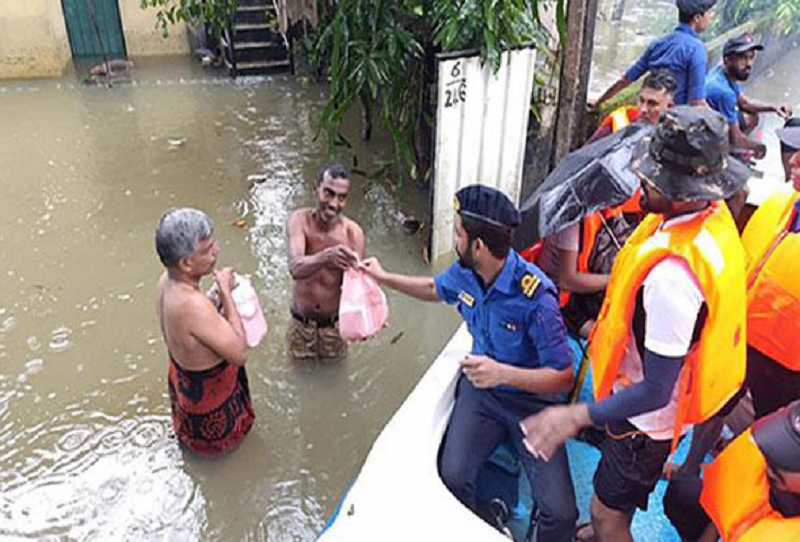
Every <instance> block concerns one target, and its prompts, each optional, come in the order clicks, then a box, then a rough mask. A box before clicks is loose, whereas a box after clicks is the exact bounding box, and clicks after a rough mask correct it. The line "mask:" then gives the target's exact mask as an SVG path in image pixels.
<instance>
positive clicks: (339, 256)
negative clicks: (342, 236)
mask: <svg viewBox="0 0 800 542" xmlns="http://www.w3.org/2000/svg"><path fill="white" fill-rule="evenodd" d="M325 252H326V256H327V260H328V263H330V264H331V265H333V266H334V267H337V268H339V269H341V270H342V271H344V270H345V269H347V268H348V267H356V266H357V265H358V260H359V258H358V254H356V253H355V251H354V250H353V249H351V248H350V247H348V246H347V245H342V244H339V245H335V246H332V247H328V248H326V249H325Z"/></svg>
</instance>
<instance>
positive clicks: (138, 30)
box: [0, 0, 189, 79]
mask: <svg viewBox="0 0 800 542" xmlns="http://www.w3.org/2000/svg"><path fill="white" fill-rule="evenodd" d="M155 22H156V18H155V11H153V10H142V9H141V7H140V4H139V0H0V79H11V78H23V77H24V78H28V77H58V76H60V75H62V74H63V73H64V71H65V69H66V68H67V66H68V65H69V63H70V61H71V60H72V59H73V58H76V59H77V58H88V59H96V58H100V59H102V58H103V57H105V58H129V57H137V56H153V55H171V54H180V55H183V54H188V53H189V44H188V39H187V35H186V26H185V25H176V26H174V27H172V28H170V33H169V37H167V38H164V37H163V35H162V32H161V30H160V29H157V28H156V26H155Z"/></svg>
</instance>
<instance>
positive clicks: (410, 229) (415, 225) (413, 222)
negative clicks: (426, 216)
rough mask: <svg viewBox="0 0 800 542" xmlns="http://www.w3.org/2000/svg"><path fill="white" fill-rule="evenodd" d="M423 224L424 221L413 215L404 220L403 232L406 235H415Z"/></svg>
mask: <svg viewBox="0 0 800 542" xmlns="http://www.w3.org/2000/svg"><path fill="white" fill-rule="evenodd" d="M421 226H422V223H421V222H420V221H419V220H417V219H416V218H414V217H413V216H411V217H408V218H406V219H405V220H403V233H405V234H406V235H414V234H415V233H417V232H418V231H419V229H420V227H421Z"/></svg>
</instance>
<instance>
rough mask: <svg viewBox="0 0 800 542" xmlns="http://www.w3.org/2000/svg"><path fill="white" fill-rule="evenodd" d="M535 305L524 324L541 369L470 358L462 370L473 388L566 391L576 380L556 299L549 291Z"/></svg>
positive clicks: (488, 359) (471, 356) (537, 299)
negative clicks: (504, 387)
mask: <svg viewBox="0 0 800 542" xmlns="http://www.w3.org/2000/svg"><path fill="white" fill-rule="evenodd" d="M532 303H535V304H536V306H535V308H533V309H530V312H529V314H528V317H527V318H526V321H525V325H526V327H527V332H526V333H527V335H528V336H529V337H530V340H531V343H532V344H533V345H534V346H535V348H536V354H537V357H538V361H539V364H540V366H539V367H536V368H523V367H514V366H512V365H509V364H507V363H501V362H499V361H497V360H494V359H492V358H490V357H488V356H479V355H478V356H476V355H469V356H467V357H466V358H464V360H462V361H461V368H462V370H463V371H464V374H465V375H466V376H467V378H469V380H470V382H472V385H473V386H475V387H476V388H493V387H496V386H500V385H507V386H512V387H514V388H517V389H520V390H524V391H527V392H530V393H560V392H564V391H569V390H571V389H572V386H573V384H574V381H575V373H574V371H573V370H572V358H573V355H574V354H573V352H572V347H570V345H569V343H568V342H567V329H566V327H565V326H564V320H563V318H562V316H561V310H560V309H559V307H558V298H557V297H556V296H555V294H553V293H551V292H544V293H539V294H537V297H536V301H535V302H532Z"/></svg>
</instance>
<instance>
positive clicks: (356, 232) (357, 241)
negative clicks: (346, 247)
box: [350, 222, 367, 260]
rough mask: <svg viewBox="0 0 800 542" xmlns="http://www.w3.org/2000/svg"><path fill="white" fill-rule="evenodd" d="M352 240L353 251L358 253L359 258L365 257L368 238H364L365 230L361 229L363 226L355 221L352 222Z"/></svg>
mask: <svg viewBox="0 0 800 542" xmlns="http://www.w3.org/2000/svg"><path fill="white" fill-rule="evenodd" d="M350 224H351V228H352V233H351V236H350V238H351V242H352V243H353V252H355V253H356V255H358V259H359V260H363V259H364V255H365V253H366V252H365V251H366V244H367V243H366V240H365V239H364V230H362V229H361V226H359V225H358V224H356V223H355V222H351V223H350Z"/></svg>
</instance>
